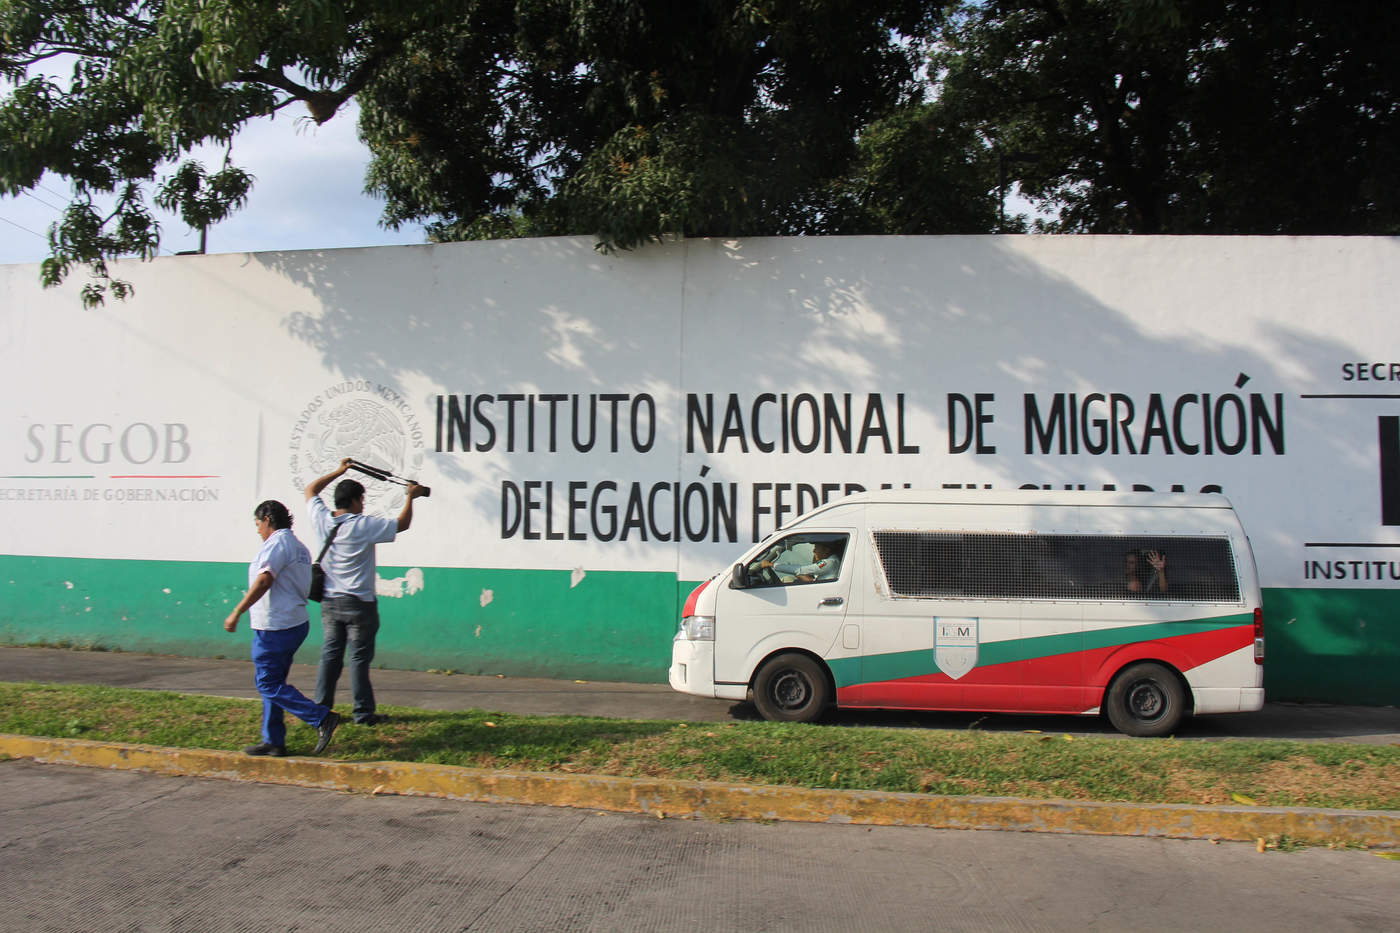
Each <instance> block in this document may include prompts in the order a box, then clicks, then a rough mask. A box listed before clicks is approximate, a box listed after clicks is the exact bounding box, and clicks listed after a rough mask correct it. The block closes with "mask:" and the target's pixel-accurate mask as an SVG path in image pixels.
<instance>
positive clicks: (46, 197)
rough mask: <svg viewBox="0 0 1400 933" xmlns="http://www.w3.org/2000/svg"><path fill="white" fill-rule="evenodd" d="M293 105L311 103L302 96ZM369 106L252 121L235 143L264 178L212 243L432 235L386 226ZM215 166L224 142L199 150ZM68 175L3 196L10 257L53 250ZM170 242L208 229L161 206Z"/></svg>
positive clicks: (2, 225) (165, 243)
mask: <svg viewBox="0 0 1400 933" xmlns="http://www.w3.org/2000/svg"><path fill="white" fill-rule="evenodd" d="M288 110H289V111H291V110H297V111H300V112H304V111H302V110H301V108H300V107H299V105H298V106H295V107H293V108H288ZM358 119H359V110H358V108H357V107H356V106H355V104H354V102H353V101H352V102H351V103H350V104H348V105H347V106H345V107H344V108H342V109H341V112H340V113H338V114H336V116H335V117H334V119H332V120H330V121H329V122H328V123H326V124H324V125H322V126H317V125H316V124H315V123H312V122H311V121H310V120H307V119H298V118H297V114H296V113H292V112H284V113H282V114H280V115H278V116H277V117H275V118H267V119H263V120H258V121H257V122H255V123H251V124H249V125H248V126H247V127H246V128H245V129H244V130H243V132H242V133H240V134H239V135H238V136H237V137H236V138H235V139H234V144H233V161H234V164H236V165H239V166H241V167H242V168H244V169H246V170H247V171H249V172H251V173H252V174H253V176H254V177H255V179H256V181H255V183H254V185H253V191H252V195H251V196H250V197H249V200H248V206H247V207H245V208H244V209H243V210H241V211H239V212H237V213H235V214H234V215H233V216H232V217H230V218H229V219H228V220H226V221H224V222H223V223H221V224H218V225H216V226H214V227H212V228H211V229H210V230H209V238H208V251H209V252H211V253H236V252H259V251H265V250H283V249H334V248H338V247H346V246H381V245H388V244H401V243H422V242H424V239H425V238H424V235H423V229H422V227H421V226H419V225H416V224H415V225H412V226H411V227H410V226H405V227H403V228H402V229H400V230H397V231H392V230H385V229H382V228H381V227H380V226H379V216H380V213H381V212H382V210H383V206H384V205H383V202H382V201H379V200H376V199H374V198H371V197H370V196H368V195H366V194H364V193H363V189H364V175H365V166H366V165H367V164H368V163H369V149H368V148H367V147H366V146H365V145H364V143H362V142H360V140H359V138H358V136H357V135H356V130H355V124H356V121H357V120H358ZM194 157H195V158H198V159H199V160H200V161H202V162H203V163H204V165H205V167H206V168H210V169H213V168H216V167H217V166H218V165H220V164H221V162H222V161H223V150H222V149H221V148H218V147H206V148H204V149H201V150H200V151H199V152H197V153H195V154H194ZM67 190H68V189H67V184H66V182H65V181H64V180H63V179H62V178H58V177H56V176H53V175H47V176H45V177H44V180H43V181H42V183H41V187H39V188H36V189H35V190H34V191H33V192H31V193H29V194H22V195H20V196H18V197H4V198H0V263H22V262H39V261H40V260H42V259H43V258H44V257H45V256H47V255H48V239H47V233H48V228H49V225H50V224H52V223H53V222H54V221H55V220H57V219H58V216H59V213H60V210H61V209H62V207H63V206H64V205H65V204H66V203H67V198H68V194H67ZM157 219H158V220H159V221H160V224H161V252H162V254H168V253H175V252H179V251H181V250H189V249H198V248H199V232H198V231H191V230H189V229H187V228H186V227H185V225H184V223H182V222H181V221H180V219H179V218H178V217H174V216H171V215H165V214H161V213H159V212H157Z"/></svg>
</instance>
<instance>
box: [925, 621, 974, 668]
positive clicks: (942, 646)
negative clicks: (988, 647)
mask: <svg viewBox="0 0 1400 933" xmlns="http://www.w3.org/2000/svg"><path fill="white" fill-rule="evenodd" d="M933 660H934V663H936V664H937V665H938V669H939V670H940V671H942V672H943V673H945V674H947V675H948V676H949V677H951V678H953V679H954V680H957V679H958V678H959V677H962V676H963V675H965V674H967V673H968V672H969V671H971V670H972V669H973V668H974V667H976V666H977V620H976V619H950V618H947V617H944V616H934V619H933Z"/></svg>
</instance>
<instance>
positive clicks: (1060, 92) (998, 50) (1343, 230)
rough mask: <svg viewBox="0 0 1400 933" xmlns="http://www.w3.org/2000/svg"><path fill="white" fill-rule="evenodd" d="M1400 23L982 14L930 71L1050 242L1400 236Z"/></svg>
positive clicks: (1265, 16) (1050, 10)
mask: <svg viewBox="0 0 1400 933" xmlns="http://www.w3.org/2000/svg"><path fill="white" fill-rule="evenodd" d="M1398 28H1400V6H1396V5H1394V4H1376V3H1363V2H1349V0H1339V2H1335V3H1322V2H1313V0H1122V2H1119V0H988V2H985V3H969V4H965V5H964V6H963V8H962V9H961V10H960V11H959V13H958V15H957V16H955V17H954V18H952V19H951V20H949V22H948V23H947V24H946V27H945V28H944V30H943V32H942V39H943V42H942V44H941V46H940V53H939V54H938V56H937V57H936V62H935V64H936V67H937V68H938V69H940V73H941V75H942V78H941V83H942V88H943V98H942V100H943V102H944V105H945V106H947V107H949V108H950V109H952V110H955V111H956V112H957V113H958V114H959V117H958V119H960V120H964V121H968V122H974V123H977V124H978V125H980V126H981V127H982V132H983V133H984V134H985V136H986V138H987V139H988V140H990V141H991V142H992V144H993V145H994V146H995V148H996V150H997V152H998V153H999V158H1000V159H1001V160H1002V161H1003V163H1004V164H1005V165H1007V166H1008V167H1010V168H1011V170H1012V176H1013V177H1014V178H1015V179H1016V180H1017V181H1019V183H1020V186H1021V189H1022V191H1023V192H1024V193H1025V194H1027V195H1028V196H1029V197H1031V198H1032V199H1033V200H1036V201H1038V202H1039V203H1040V204H1041V205H1042V206H1043V207H1045V208H1047V209H1049V210H1051V211H1053V212H1054V213H1056V214H1057V219H1055V220H1054V221H1051V222H1049V223H1044V224H1042V229H1046V230H1049V231H1052V232H1093V233H1254V234H1269V233H1289V234H1325V233H1334V234H1393V233H1395V232H1397V230H1400V187H1397V185H1396V184H1395V183H1394V181H1393V169H1392V168H1391V166H1393V165H1394V163H1395V158H1396V156H1397V155H1400V97H1397V94H1396V92H1397V90H1400V88H1397V80H1396V78H1397V64H1396V61H1397V59H1396V57H1395V54H1394V46H1393V37H1394V36H1395V35H1397V34H1398Z"/></svg>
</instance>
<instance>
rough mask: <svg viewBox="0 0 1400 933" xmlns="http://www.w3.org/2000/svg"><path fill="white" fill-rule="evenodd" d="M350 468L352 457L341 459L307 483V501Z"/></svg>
mask: <svg viewBox="0 0 1400 933" xmlns="http://www.w3.org/2000/svg"><path fill="white" fill-rule="evenodd" d="M348 469H350V458H349V457H346V458H345V459H344V460H342V461H340V466H338V467H336V468H335V469H334V470H331V471H330V472H329V473H327V474H326V475H325V476H322V477H320V478H319V479H313V480H312V481H311V482H309V483H307V484H306V501H307V502H310V501H311V500H312V499H314V498H316V497H317V496H319V495H320V494H321V490H323V489H325V488H326V487H327V486H329V485H330V484H331V482H332V481H334V480H336V479H339V478H340V477H342V476H344V475H345V471H346V470H348ZM400 530H402V529H400Z"/></svg>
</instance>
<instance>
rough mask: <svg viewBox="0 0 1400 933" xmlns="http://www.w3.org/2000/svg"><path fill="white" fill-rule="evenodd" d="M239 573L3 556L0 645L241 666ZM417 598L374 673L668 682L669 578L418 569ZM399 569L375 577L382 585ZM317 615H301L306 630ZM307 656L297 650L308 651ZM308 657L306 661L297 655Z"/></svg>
mask: <svg viewBox="0 0 1400 933" xmlns="http://www.w3.org/2000/svg"><path fill="white" fill-rule="evenodd" d="M247 573H248V568H247V565H246V564H215V563H194V562H188V563H187V562H179V561H120V560H90V559H76V558H46V557H15V556H0V586H3V587H4V590H3V592H4V594H5V598H4V603H3V608H0V642H4V643H7V644H47V645H59V646H71V647H77V648H93V649H109V650H122V651H143V652H151V653H156V654H177V655H186V656H190V657H243V656H245V655H246V654H247V653H248V650H249V639H250V636H249V634H248V632H249V630H248V625H247V618H246V616H245V617H244V621H243V623H242V624H241V625H240V626H239V631H238V632H237V633H235V634H232V635H230V634H228V633H226V632H225V631H224V630H223V620H224V618H225V617H226V616H227V615H228V613H229V611H230V610H231V609H232V608H233V607H234V605H235V604H236V603H237V602H238V600H239V598H240V597H241V596H242V595H243V592H244V590H245V589H246V588H247V586H246V580H247ZM422 573H423V588H422V590H421V591H419V592H417V593H413V594H411V595H404V596H402V597H397V598H381V599H380V617H381V628H380V634H379V641H378V648H377V654H376V657H375V664H376V666H382V667H390V668H403V669H408V670H433V669H436V670H455V671H460V672H462V673H467V674H506V675H508V676H514V677H555V678H567V679H579V680H615V681H627V682H634V683H664V682H665V681H666V671H667V668H668V667H669V666H670V663H671V638H672V636H673V635H674V634H675V630H676V618H677V613H678V611H679V608H680V603H679V600H680V599H682V598H684V595H685V593H688V592H689V589H690V587H689V586H684V587H681V586H678V585H677V582H676V577H675V575H674V574H666V573H627V572H590V573H588V574H586V575H585V576H584V577H583V579H581V580H580V581H578V583H577V584H574V581H573V578H572V574H571V573H570V572H569V571H567V570H559V571H548V570H462V569H448V568H433V567H429V568H424V569H423V571H422ZM403 574H404V570H403V569H402V568H394V567H381V568H380V576H381V578H384V579H392V578H394V577H401V576H403ZM319 612H320V609H319V607H318V606H316V605H315V604H312V608H311V621H312V630H313V632H315V631H318V629H319V624H320V622H319ZM305 651H306V649H303V653H305ZM302 660H303V661H305V660H306V657H305V656H304V657H302Z"/></svg>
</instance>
